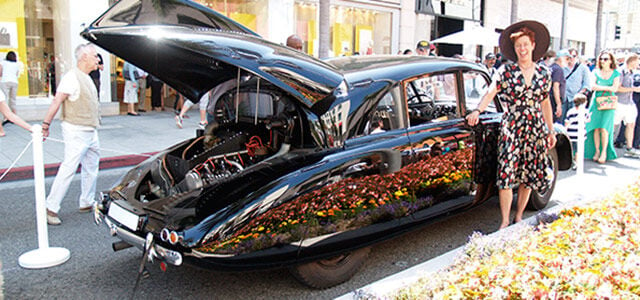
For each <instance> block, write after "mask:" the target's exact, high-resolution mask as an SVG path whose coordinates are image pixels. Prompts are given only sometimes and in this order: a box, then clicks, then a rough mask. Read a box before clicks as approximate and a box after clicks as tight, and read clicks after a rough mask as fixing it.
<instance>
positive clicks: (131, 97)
mask: <svg viewBox="0 0 640 300" xmlns="http://www.w3.org/2000/svg"><path fill="white" fill-rule="evenodd" d="M143 76H146V73H145V72H144V71H142V70H140V69H139V68H138V67H136V66H134V65H132V64H131V63H129V62H128V61H125V62H124V66H122V77H124V100H123V101H124V103H127V115H130V116H139V114H138V113H137V112H136V110H135V104H136V103H138V88H139V86H138V79H140V78H142V77H143Z"/></svg>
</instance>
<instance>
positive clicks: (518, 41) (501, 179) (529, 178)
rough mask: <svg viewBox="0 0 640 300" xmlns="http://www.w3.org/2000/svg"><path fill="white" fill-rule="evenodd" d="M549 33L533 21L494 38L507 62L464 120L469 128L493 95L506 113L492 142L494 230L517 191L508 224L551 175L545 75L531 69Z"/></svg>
mask: <svg viewBox="0 0 640 300" xmlns="http://www.w3.org/2000/svg"><path fill="white" fill-rule="evenodd" d="M549 41H550V38H549V31H548V30H547V28H546V27H545V26H544V25H543V24H541V23H539V22H536V21H521V22H518V23H515V24H512V25H510V26H509V27H507V28H506V29H505V30H504V31H503V32H502V34H501V35H500V42H499V45H500V51H501V52H502V55H504V56H505V57H506V58H507V59H509V60H511V61H514V62H515V63H507V64H504V65H503V66H501V67H500V69H498V71H497V73H496V75H495V76H494V81H493V83H492V84H491V87H490V88H489V91H488V92H487V94H485V95H484V97H483V98H482V100H481V101H480V104H478V107H477V108H476V109H474V110H472V111H471V112H470V113H469V114H468V115H467V117H466V119H467V122H468V123H469V125H471V126H475V125H477V124H478V122H479V120H480V118H479V116H480V114H481V113H482V112H483V111H484V110H485V109H486V108H487V106H488V105H489V103H490V102H491V101H493V99H494V98H495V96H496V95H498V96H499V97H498V98H499V99H500V101H502V102H503V106H505V107H506V108H507V109H506V111H505V112H504V114H503V116H502V123H501V130H500V137H499V142H498V176H497V180H496V182H497V186H498V189H499V192H498V196H499V199H500V212H501V215H502V219H501V222H500V229H502V228H505V227H507V226H509V214H510V210H511V202H512V200H513V190H512V188H513V187H515V186H517V187H518V204H517V210H516V214H515V218H514V220H513V222H519V221H521V220H522V214H523V212H524V209H525V207H526V205H527V202H528V201H529V196H530V195H531V189H532V188H535V189H536V190H544V189H545V188H546V187H548V185H549V181H548V179H547V178H549V175H550V174H549V173H550V172H553V169H552V168H551V166H550V164H549V160H548V155H547V150H548V149H551V148H553V147H555V144H556V136H555V132H554V129H553V116H552V112H551V104H550V102H549V90H550V89H551V72H550V71H549V69H548V68H547V67H545V66H543V65H539V64H536V63H535V62H536V61H538V60H539V59H540V58H541V57H542V56H543V55H544V53H545V52H546V51H547V48H548V47H549Z"/></svg>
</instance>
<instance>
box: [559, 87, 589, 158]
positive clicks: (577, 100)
mask: <svg viewBox="0 0 640 300" xmlns="http://www.w3.org/2000/svg"><path fill="white" fill-rule="evenodd" d="M585 103H587V96H585V95H583V94H577V95H576V96H575V97H573V106H572V107H571V108H569V110H568V111H567V117H566V118H565V120H564V127H565V128H566V129H567V135H568V136H569V140H570V141H571V148H573V154H574V155H573V164H572V168H574V169H575V166H576V156H575V154H576V151H577V150H578V131H579V129H580V126H579V125H580V124H579V122H578V118H579V116H580V114H579V110H578V109H579V108H580V106H581V105H585ZM582 118H584V123H583V124H582V126H583V127H582V129H583V130H584V129H585V126H584V125H585V124H586V123H589V121H590V120H591V115H589V111H588V110H586V109H585V110H583V115H582ZM585 136H586V131H585Z"/></svg>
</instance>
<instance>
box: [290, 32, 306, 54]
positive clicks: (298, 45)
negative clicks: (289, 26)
mask: <svg viewBox="0 0 640 300" xmlns="http://www.w3.org/2000/svg"><path fill="white" fill-rule="evenodd" d="M287 47H290V48H293V49H296V50H298V51H302V39H301V38H300V37H299V36H297V35H295V34H292V35H290V36H289V37H288V38H287Z"/></svg>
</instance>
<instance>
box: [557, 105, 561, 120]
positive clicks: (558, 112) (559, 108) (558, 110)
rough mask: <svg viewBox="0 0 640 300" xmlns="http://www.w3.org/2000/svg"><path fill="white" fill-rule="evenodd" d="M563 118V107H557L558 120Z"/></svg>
mask: <svg viewBox="0 0 640 300" xmlns="http://www.w3.org/2000/svg"><path fill="white" fill-rule="evenodd" d="M561 116H562V106H556V118H560V117H561Z"/></svg>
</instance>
